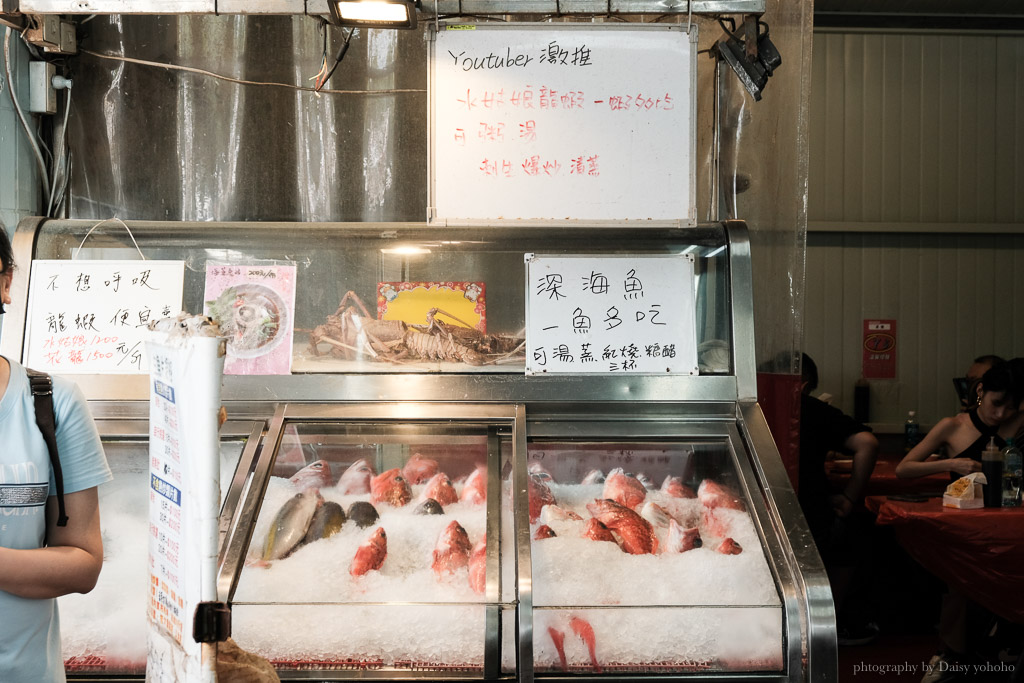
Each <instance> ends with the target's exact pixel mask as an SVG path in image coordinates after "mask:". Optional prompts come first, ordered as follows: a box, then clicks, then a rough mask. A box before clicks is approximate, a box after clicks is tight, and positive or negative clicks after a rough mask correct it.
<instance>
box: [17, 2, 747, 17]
mask: <svg viewBox="0 0 1024 683" xmlns="http://www.w3.org/2000/svg"><path fill="white" fill-rule="evenodd" d="M15 8H16V9H17V10H18V11H21V12H24V13H26V14H33V13H34V14H93V13H99V14H310V15H325V14H327V12H328V10H327V0H269V1H268V0H261V2H257V3H253V2H244V1H243V0H90V1H89V2H87V3H83V2H81V0H21V1H20V2H16V3H15ZM764 9H765V3H764V0H693V2H686V1H684V0H678V1H677V2H672V3H665V2H653V1H652V0H557V1H556V0H531V1H530V2H508V1H507V0H438V2H437V3H436V4H435V3H424V6H423V9H422V11H423V12H424V13H426V14H428V15H433V14H434V13H437V14H438V15H442V14H445V15H451V14H458V15H473V14H513V15H514V14H611V13H627V14H642V13H645V12H649V13H655V14H671V13H679V14H686V13H688V12H693V13H695V14H741V13H742V14H761V13H763V12H764Z"/></svg>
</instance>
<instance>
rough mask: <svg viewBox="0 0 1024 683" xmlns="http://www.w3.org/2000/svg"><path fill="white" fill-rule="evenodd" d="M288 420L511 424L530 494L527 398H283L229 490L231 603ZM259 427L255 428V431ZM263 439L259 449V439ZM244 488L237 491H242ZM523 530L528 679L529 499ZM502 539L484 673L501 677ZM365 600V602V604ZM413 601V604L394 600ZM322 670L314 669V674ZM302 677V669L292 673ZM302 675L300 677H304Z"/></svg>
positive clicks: (495, 473) (495, 464)
mask: <svg viewBox="0 0 1024 683" xmlns="http://www.w3.org/2000/svg"><path fill="white" fill-rule="evenodd" d="M289 421H300V422H345V421H360V422H366V421H373V422H381V423H385V424H386V423H389V422H390V423H409V422H416V423H431V422H459V423H470V424H472V423H479V424H481V425H487V426H495V427H506V428H508V429H509V430H510V431H511V434H512V439H511V440H512V464H513V474H512V476H513V488H514V490H515V491H516V496H515V498H514V499H517V500H520V501H522V500H526V496H527V472H526V458H525V453H526V429H525V408H524V406H522V405H507V406H506V405H467V404H463V403H452V404H442V403H429V404H427V403H384V404H374V403H346V404H337V403H334V404H326V403H321V404H284V405H281V406H279V407H278V409H277V410H276V412H275V413H274V416H273V418H272V419H271V420H270V423H269V426H268V429H267V432H266V437H265V438H264V439H262V441H260V439H253V440H251V441H250V443H249V444H248V446H252V448H249V447H247V448H246V450H245V452H244V453H243V455H242V458H241V461H240V462H239V466H238V470H237V472H236V475H235V482H234V483H233V484H232V487H231V488H232V493H231V494H229V497H228V499H227V501H225V505H224V508H223V511H222V514H221V528H222V530H223V531H224V535H223V542H222V544H221V556H220V559H219V568H218V577H217V585H218V599H219V600H220V601H222V602H226V603H229V604H230V603H232V599H233V597H234V594H235V588H236V587H237V585H238V579H239V575H240V573H241V570H242V562H243V560H244V559H245V553H246V550H247V549H248V546H249V542H250V540H251V537H252V530H253V528H254V526H255V524H256V519H257V517H258V516H259V513H260V508H261V505H262V503H263V496H264V494H265V492H266V488H267V483H268V482H269V480H270V472H271V470H272V469H273V466H274V460H275V457H276V454H277V449H278V447H279V446H280V444H281V439H282V436H283V434H284V428H285V425H286V424H287V423H288V422H289ZM256 429H257V428H254V431H253V433H254V434H256ZM257 442H260V448H259V452H260V453H262V454H263V455H257V449H256V446H255V444H256V443H257ZM498 447H499V443H498V439H497V438H496V437H495V435H493V434H492V435H490V436H489V437H488V462H489V465H490V466H489V467H488V474H487V537H488V538H492V539H500V537H501V536H500V534H501V527H500V510H499V507H500V505H501V500H502V496H501V467H500V466H499V464H500V462H501V460H500V457H501V453H500V451H499V448H498ZM236 492H237V495H236ZM513 515H514V517H513V520H514V531H513V533H514V534H515V537H516V548H517V555H516V584H517V591H516V601H515V610H516V626H517V629H518V638H517V642H518V648H517V650H516V667H517V672H518V673H519V677H520V679H521V680H524V681H530V680H533V646H532V643H533V600H532V592H533V591H532V586H531V568H530V521H529V511H528V509H527V507H526V506H524V505H517V506H516V507H515V508H514V511H513ZM500 547H501V543H500V542H495V543H489V544H488V549H487V584H486V589H485V593H484V595H485V598H486V605H487V607H486V609H487V616H486V624H487V630H486V633H485V634H484V637H485V644H484V677H485V678H486V679H488V680H494V679H497V678H500V677H501V675H500V672H501V610H502V609H503V608H507V607H508V606H507V605H505V604H504V603H502V601H501V596H502V592H501V572H500V571H499V566H500V565H499V562H500V556H499V553H500ZM360 604H366V603H360ZM390 604H413V603H390ZM395 673H396V672H395V671H391V670H374V671H365V672H361V673H360V677H361V678H393V677H394V676H395ZM321 675H322V674H316V673H315V672H310V673H309V677H310V678H312V677H319V676H321ZM401 675H402V677H412V678H426V677H429V676H431V675H433V674H430V673H428V672H423V673H419V672H411V673H410V672H406V671H403V672H401ZM291 677H296V676H291ZM298 677H301V676H298Z"/></svg>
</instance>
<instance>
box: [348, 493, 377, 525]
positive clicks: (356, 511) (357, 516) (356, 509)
mask: <svg viewBox="0 0 1024 683" xmlns="http://www.w3.org/2000/svg"><path fill="white" fill-rule="evenodd" d="M348 518H349V519H351V520H352V521H353V522H355V523H356V524H358V525H359V527H360V528H362V529H365V528H366V527H368V526H371V525H372V524H374V523H375V522H376V521H377V520H378V519H380V515H379V514H377V508H375V507H373V506H372V505H370V504H369V503H367V502H366V501H365V500H357V501H356V502H354V503H352V504H351V505H349V506H348Z"/></svg>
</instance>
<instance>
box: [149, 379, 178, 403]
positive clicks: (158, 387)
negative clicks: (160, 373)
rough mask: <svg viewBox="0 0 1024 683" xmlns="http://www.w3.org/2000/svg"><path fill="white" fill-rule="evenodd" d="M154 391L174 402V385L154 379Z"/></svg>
mask: <svg viewBox="0 0 1024 683" xmlns="http://www.w3.org/2000/svg"><path fill="white" fill-rule="evenodd" d="M153 391H154V392H156V395H157V396H161V397H163V398H165V399H167V400H168V401H170V402H171V403H174V387H172V386H171V385H169V384H165V383H164V382H161V381H160V380H158V379H157V380H153Z"/></svg>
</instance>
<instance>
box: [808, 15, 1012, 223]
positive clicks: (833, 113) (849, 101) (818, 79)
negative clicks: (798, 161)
mask: <svg viewBox="0 0 1024 683" xmlns="http://www.w3.org/2000/svg"><path fill="white" fill-rule="evenodd" d="M814 41H815V44H814V55H815V60H814V67H813V74H812V79H813V80H812V87H811V93H812V94H811V98H812V99H811V134H812V137H811V168H812V172H811V176H810V205H809V219H810V221H811V222H812V227H814V226H815V223H820V222H826V223H829V224H832V225H835V224H842V223H860V222H881V223H886V224H893V223H901V222H911V223H940V224H941V223H963V224H971V223H985V224H991V223H1013V224H1018V225H1021V226H1024V192H1022V191H1021V190H1022V188H1024V135H1022V131H1024V36H1020V35H992V34H987V35H948V34H925V33H917V34H889V33H831V32H819V33H816V34H815V38H814Z"/></svg>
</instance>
